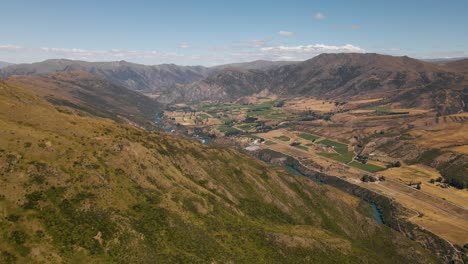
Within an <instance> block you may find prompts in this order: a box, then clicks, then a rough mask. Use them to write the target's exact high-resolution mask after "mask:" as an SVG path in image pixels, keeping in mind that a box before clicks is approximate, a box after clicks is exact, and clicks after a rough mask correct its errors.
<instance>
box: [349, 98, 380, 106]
mask: <svg viewBox="0 0 468 264" xmlns="http://www.w3.org/2000/svg"><path fill="white" fill-rule="evenodd" d="M382 99H383V98H374V99H362V100H352V101H349V102H348V104H355V105H359V104H368V103H373V102H378V101H381V100H382Z"/></svg>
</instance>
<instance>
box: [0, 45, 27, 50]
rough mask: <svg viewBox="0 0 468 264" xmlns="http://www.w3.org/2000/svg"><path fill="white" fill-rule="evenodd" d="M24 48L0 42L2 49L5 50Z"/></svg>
mask: <svg viewBox="0 0 468 264" xmlns="http://www.w3.org/2000/svg"><path fill="white" fill-rule="evenodd" d="M21 49H23V47H20V46H17V45H12V44H0V50H3V51H19V50H21Z"/></svg>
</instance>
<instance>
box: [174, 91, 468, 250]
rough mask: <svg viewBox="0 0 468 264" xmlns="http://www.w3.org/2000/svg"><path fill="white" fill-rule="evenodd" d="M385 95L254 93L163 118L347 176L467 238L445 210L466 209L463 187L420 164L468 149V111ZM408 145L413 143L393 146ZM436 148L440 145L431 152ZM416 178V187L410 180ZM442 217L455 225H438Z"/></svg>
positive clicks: (426, 223)
mask: <svg viewBox="0 0 468 264" xmlns="http://www.w3.org/2000/svg"><path fill="white" fill-rule="evenodd" d="M380 100H381V99H366V100H355V101H350V102H349V103H348V104H343V103H342V102H340V103H338V102H329V101H323V100H319V99H315V98H286V99H284V98H279V97H276V96H270V97H269V96H262V97H258V98H249V100H247V103H246V102H242V103H241V102H240V101H238V102H200V103H193V104H189V105H181V106H179V108H177V107H176V108H175V109H172V112H167V113H166V121H168V122H172V124H173V125H176V124H177V123H178V124H179V125H181V126H182V127H185V128H187V129H188V131H189V135H197V134H200V133H201V134H200V135H210V136H213V137H215V138H217V141H219V142H222V144H234V145H236V147H242V148H246V147H248V146H255V147H253V148H251V149H258V148H261V149H271V150H275V151H277V152H281V153H284V154H287V155H290V156H292V157H295V158H298V159H300V160H308V161H309V162H310V164H312V165H313V167H312V168H311V169H313V170H320V171H321V172H324V173H327V174H329V175H335V176H339V177H342V178H346V179H347V180H348V181H349V182H351V183H353V184H358V185H360V186H363V187H365V188H369V189H371V190H374V191H376V192H378V193H382V194H384V195H386V196H389V197H392V198H394V199H396V200H397V201H398V202H400V203H402V204H403V205H404V206H406V207H407V208H411V209H412V210H415V211H417V212H418V214H419V217H413V218H409V219H410V221H412V222H414V223H416V224H418V225H421V226H422V227H424V228H427V229H429V230H431V231H433V232H435V233H437V234H438V235H441V236H442V237H444V238H446V239H449V240H450V241H452V242H454V243H462V242H464V243H468V241H465V239H463V235H462V234H468V230H467V229H468V223H466V221H464V220H460V218H459V217H462V218H463V215H464V214H463V213H462V214H461V215H458V216H456V217H457V218H456V219H457V220H450V219H452V218H453V217H454V216H452V215H450V214H448V213H447V212H445V211H440V210H441V209H440V208H444V205H443V204H444V203H446V202H447V201H450V202H452V203H454V204H455V205H456V206H460V207H462V208H466V207H467V204H466V200H467V198H468V197H467V195H466V191H465V190H457V189H456V188H454V187H450V188H443V187H441V186H448V184H447V183H442V182H441V183H434V184H433V183H430V180H431V179H433V180H434V181H435V179H438V178H440V177H444V175H442V174H441V172H439V171H438V170H437V169H436V168H430V167H428V166H426V165H422V164H423V163H424V164H430V162H431V161H432V160H433V159H436V158H437V157H438V156H440V155H442V154H444V153H448V152H453V153H458V154H457V155H459V154H464V153H467V152H468V151H467V150H466V148H467V146H468V145H467V142H468V138H467V137H466V133H464V132H465V131H466V129H468V127H466V126H467V125H468V123H467V122H466V121H468V116H466V115H464V114H457V115H451V116H445V117H437V116H435V115H434V113H433V112H431V111H428V110H424V109H407V108H398V107H394V106H392V105H378V104H377V105H375V104H376V103H378V102H379V101H380ZM368 104H373V106H368ZM197 131H198V132H197ZM190 133H192V134H190ZM224 139H229V141H225V140H224ZM215 141H216V140H215ZM404 145H408V146H411V147H410V148H406V149H405V148H396V147H395V146H404ZM434 147H435V148H437V149H433V150H432V151H427V149H428V148H434ZM424 149H426V151H424ZM445 155H448V154H445ZM366 174H369V175H374V176H375V177H377V176H379V177H380V176H384V177H386V178H387V179H388V181H386V182H380V183H377V184H375V183H374V184H368V183H363V182H362V181H361V178H362V177H363V175H366ZM442 181H443V178H442ZM419 182H420V184H419V188H420V189H419V190H417V189H416V188H415V186H416V185H412V184H414V183H419ZM427 197H430V199H431V201H430V205H427V204H426V203H427V202H428V201H427V200H426V199H427ZM454 208H457V207H454ZM444 210H445V209H444ZM465 210H466V209H465ZM438 223H439V224H440V225H446V226H451V227H452V229H446V228H444V229H441V228H440V227H439V225H438ZM464 230H465V231H464ZM465 232H466V233H465ZM466 237H468V236H466Z"/></svg>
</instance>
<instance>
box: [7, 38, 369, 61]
mask: <svg viewBox="0 0 468 264" xmlns="http://www.w3.org/2000/svg"><path fill="white" fill-rule="evenodd" d="M182 44H186V43H182ZM187 46H189V45H188V44H187ZM179 48H181V47H179ZM183 50H185V49H182V50H180V51H179V52H162V51H157V50H125V49H108V50H95V49H83V48H60V47H41V48H25V47H20V46H17V45H10V44H8V45H6V44H5V45H0V55H1V56H2V57H1V58H4V60H6V61H11V62H31V61H41V60H45V59H53V58H65V59H72V60H85V61H116V60H127V61H132V62H138V63H145V64H160V63H176V64H182V65H200V64H201V65H216V64H224V63H232V62H246V61H253V60H305V59H310V58H312V57H314V56H317V55H319V54H321V53H341V52H365V50H364V49H363V48H361V47H358V46H354V45H351V44H346V45H325V44H306V45H279V44H275V42H274V40H273V39H250V40H241V41H236V42H233V43H231V44H229V45H226V46H221V47H213V48H207V49H206V51H204V52H203V51H200V52H199V53H197V54H190V53H184V52H182V51H183ZM8 58H10V59H8Z"/></svg>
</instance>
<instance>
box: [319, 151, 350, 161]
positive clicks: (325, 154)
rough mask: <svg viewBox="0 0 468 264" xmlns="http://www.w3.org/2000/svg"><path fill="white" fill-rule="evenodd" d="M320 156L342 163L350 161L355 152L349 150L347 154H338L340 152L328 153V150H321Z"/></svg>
mask: <svg viewBox="0 0 468 264" xmlns="http://www.w3.org/2000/svg"><path fill="white" fill-rule="evenodd" d="M317 154H318V155H320V156H323V157H325V158H329V159H333V160H336V161H338V162H341V163H348V162H350V161H352V160H353V157H354V153H353V152H347V153H346V154H338V153H328V152H319V153H317Z"/></svg>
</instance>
